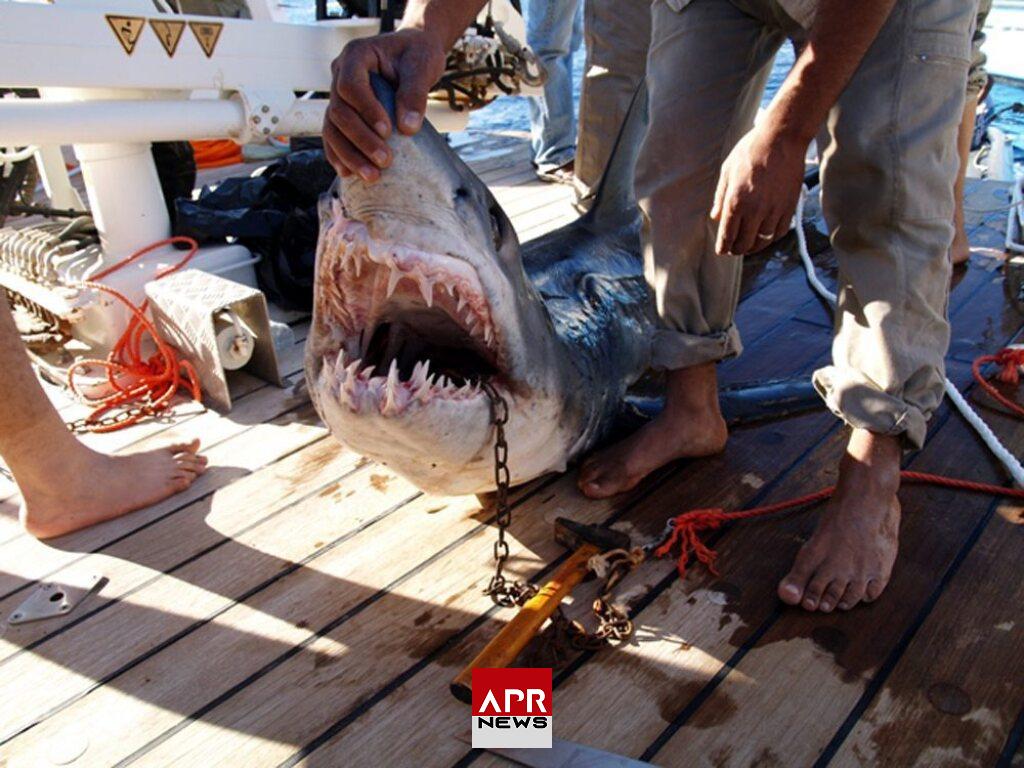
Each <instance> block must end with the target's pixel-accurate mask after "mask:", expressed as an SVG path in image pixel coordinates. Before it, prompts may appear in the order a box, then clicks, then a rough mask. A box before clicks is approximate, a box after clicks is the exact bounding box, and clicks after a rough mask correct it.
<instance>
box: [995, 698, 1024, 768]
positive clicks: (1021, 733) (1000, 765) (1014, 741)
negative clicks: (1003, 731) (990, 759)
mask: <svg viewBox="0 0 1024 768" xmlns="http://www.w3.org/2000/svg"><path fill="white" fill-rule="evenodd" d="M1022 746H1024V707H1021V710H1020V714H1019V715H1018V716H1017V722H1015V723H1014V724H1013V728H1011V729H1010V733H1009V734H1008V735H1007V736H1006V744H1005V745H1004V746H1003V751H1002V753H1001V754H1000V755H999V760H998V761H997V762H996V768H1011V767H1012V766H1013V761H1014V758H1015V757H1016V756H1017V754H1018V753H1019V751H1020V749H1021V747H1022Z"/></svg>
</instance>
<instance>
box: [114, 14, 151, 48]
mask: <svg viewBox="0 0 1024 768" xmlns="http://www.w3.org/2000/svg"><path fill="white" fill-rule="evenodd" d="M107 23H108V24H109V25H110V28H111V29H112V30H114V36H115V37H116V38H117V41H118V42H119V43H121V47H122V48H124V52H125V53H127V54H128V55H129V56H131V55H132V51H134V50H135V44H136V43H138V42H139V38H140V37H142V30H144V29H145V28H146V20H145V19H143V18H140V17H138V16H114V15H112V14H109V13H108V14H107Z"/></svg>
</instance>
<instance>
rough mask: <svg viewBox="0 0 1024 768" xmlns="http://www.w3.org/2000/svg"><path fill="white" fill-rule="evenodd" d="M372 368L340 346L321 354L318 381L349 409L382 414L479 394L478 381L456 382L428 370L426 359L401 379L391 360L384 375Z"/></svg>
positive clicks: (468, 397) (391, 413)
mask: <svg viewBox="0 0 1024 768" xmlns="http://www.w3.org/2000/svg"><path fill="white" fill-rule="evenodd" d="M373 370H374V369H373V366H366V367H363V364H362V360H359V359H356V358H354V357H351V356H349V355H348V354H347V353H346V352H345V350H344V349H341V350H340V351H339V352H338V353H337V355H336V356H335V354H334V353H329V354H327V355H325V356H324V359H323V366H322V368H321V370H320V383H321V386H322V387H323V388H325V389H327V390H329V391H330V392H331V394H332V395H333V396H334V397H335V398H336V399H337V400H338V402H339V403H341V404H342V405H346V406H348V408H349V409H350V410H352V411H354V412H358V411H362V410H367V409H369V410H376V411H379V412H380V413H381V414H382V415H384V416H397V415H399V414H401V413H404V412H405V411H406V410H407V409H408V408H409V406H411V405H413V404H414V403H420V404H423V403H427V402H429V401H431V400H433V399H435V398H442V399H445V400H468V399H471V398H474V397H477V396H478V395H480V385H479V384H478V383H466V384H463V385H462V386H459V385H457V384H455V383H454V382H452V381H450V380H449V379H448V378H447V377H446V376H441V375H437V374H432V373H431V372H430V361H429V360H425V361H420V362H417V363H416V365H415V366H414V367H413V370H412V373H411V374H410V375H409V378H408V379H406V380H402V378H401V372H400V371H399V370H398V363H397V362H396V361H395V360H392V361H391V366H390V367H389V369H388V373H387V375H386V376H374V375H373Z"/></svg>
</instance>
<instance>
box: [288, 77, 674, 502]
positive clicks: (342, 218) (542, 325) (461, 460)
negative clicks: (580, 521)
mask: <svg viewBox="0 0 1024 768" xmlns="http://www.w3.org/2000/svg"><path fill="white" fill-rule="evenodd" d="M374 89H375V91H376V93H377V96H378V98H379V99H380V101H381V103H382V104H384V106H385V107H386V108H387V109H388V110H389V112H390V113H391V115H392V119H393V118H394V92H393V90H392V88H391V86H390V85H388V84H387V83H385V82H384V81H383V80H381V79H380V78H375V79H374ZM645 112H646V109H645V95H644V93H643V91H642V90H641V91H639V92H638V94H637V96H636V97H635V98H634V104H633V106H632V108H631V110H630V114H629V116H628V117H627V119H626V121H625V124H624V126H623V128H622V131H621V133H620V136H619V139H618V142H617V145H616V149H615V151H614V153H613V156H612V159H611V161H610V162H609V165H608V169H607V171H606V172H605V174H604V180H603V181H602V184H601V187H600V189H599V192H598V195H597V199H596V201H595V204H594V206H593V208H592V209H591V211H590V212H589V213H587V214H586V215H584V216H583V217H581V218H579V219H577V220H576V221H574V222H573V223H571V224H568V225H567V226H564V227H562V228H560V229H557V230H555V231H553V232H550V233H548V234H546V235H544V236H543V237H540V238H537V239H535V240H533V241H531V242H529V243H527V244H526V245H524V246H520V244H519V241H518V238H517V237H516V233H515V230H514V229H513V228H512V225H511V223H510V222H509V220H508V217H507V216H506V215H505V213H504V212H503V211H502V210H501V207H500V206H499V205H498V204H497V202H496V201H495V199H494V197H493V196H492V195H491V193H490V191H489V190H488V189H487V187H486V186H485V185H484V184H483V183H482V182H481V181H480V179H478V178H477V176H476V175H475V174H474V173H473V172H472V171H471V170H470V169H469V168H468V167H467V166H466V165H465V163H463V162H462V160H461V159H460V158H459V157H458V156H457V155H456V154H455V152H453V151H452V149H451V148H450V147H449V146H448V144H447V142H446V140H445V138H444V137H443V136H441V135H440V134H438V133H437V132H436V131H435V130H434V129H433V128H432V127H431V126H429V125H425V126H424V127H423V128H422V129H421V130H420V131H419V132H418V133H417V134H416V135H415V136H412V137H408V136H403V135H400V134H398V133H397V132H396V133H394V134H393V135H392V137H391V139H390V142H389V143H390V146H391V149H392V152H393V158H394V159H393V162H392V165H391V167H390V168H389V169H387V170H386V171H384V172H383V173H382V174H381V178H380V180H379V181H378V182H377V183H375V184H367V183H365V182H363V181H362V180H361V179H359V178H358V177H357V176H355V175H352V176H348V177H346V178H344V179H339V180H338V181H337V182H336V183H335V185H334V187H333V188H332V190H331V191H330V192H329V193H328V194H326V195H324V198H323V199H322V201H321V211H320V218H321V224H320V240H319V243H318V248H317V265H316V279H315V287H314V311H313V324H312V327H311V331H310V335H309V340H308V341H307V344H306V376H307V379H308V382H309V389H310V392H311V395H312V399H313V402H314V404H315V406H316V408H317V411H318V412H319V414H320V416H321V417H322V418H323V420H324V421H325V422H326V424H327V425H328V427H329V428H330V430H331V432H332V433H333V434H334V436H335V437H336V438H337V439H338V440H340V441H341V442H342V443H344V444H346V445H347V446H349V447H350V448H352V449H353V450H355V451H356V452H358V453H361V454H363V455H365V456H367V457H370V458H372V459H375V460H377V461H380V462H383V463H385V464H387V465H388V466H389V467H391V468H392V469H393V470H394V471H395V472H397V473H399V474H400V475H402V476H404V477H406V478H408V479H409V480H410V481H411V482H413V483H414V484H415V485H417V486H419V487H420V488H422V489H423V490H425V491H429V492H436V493H445V494H457V493H481V492H486V491H491V490H494V463H493V462H494V453H493V445H494V439H495V432H494V427H493V425H492V422H491V400H490V398H489V396H488V394H487V392H486V391H485V387H484V385H485V384H488V385H489V386H490V388H493V391H495V392H497V393H498V394H499V395H500V396H501V397H502V398H504V399H505V401H506V403H507V404H508V411H509V418H508V424H507V426H506V428H505V431H506V437H507V440H508V444H509V456H508V463H509V466H510V469H511V473H512V482H513V484H515V483H521V482H525V481H527V480H530V479H532V478H535V477H538V476H540V475H542V474H545V473H548V472H559V471H563V470H564V469H565V468H566V466H567V464H568V463H569V462H570V461H572V460H573V459H574V458H576V457H577V456H580V455H581V454H582V453H584V452H586V451H588V450H590V449H591V448H593V447H594V446H595V445H596V444H597V443H599V442H600V441H602V440H603V439H605V438H606V437H607V436H608V435H609V432H610V431H611V430H612V428H613V425H614V424H615V423H616V419H617V417H618V416H619V415H620V414H621V412H622V410H623V407H624V401H625V396H626V392H627V389H628V388H629V387H630V385H631V384H633V383H634V382H635V381H636V380H637V379H638V378H639V377H640V376H641V374H642V373H643V372H644V371H645V370H646V369H647V368H648V366H649V363H650V359H651V338H652V336H653V334H654V331H655V318H654V315H653V309H652V302H651V300H650V296H649V293H648V288H647V285H646V282H645V281H644V277H643V267H642V259H641V256H640V214H639V210H638V208H637V206H636V202H635V199H634V196H633V192H632V186H633V166H634V164H635V159H636V151H637V147H638V145H639V143H640V138H641V135H642V132H643V128H644V113H645Z"/></svg>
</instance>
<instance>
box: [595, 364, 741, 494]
mask: <svg viewBox="0 0 1024 768" xmlns="http://www.w3.org/2000/svg"><path fill="white" fill-rule="evenodd" d="M728 437H729V432H728V429H727V428H726V425H725V419H723V418H722V412H721V410H719V407H718V376H717V374H716V372H715V365H714V363H708V364H706V365H699V366H694V367H692V368H683V369H680V370H677V371H672V372H671V373H669V381H668V397H667V400H666V402H665V410H664V411H663V412H662V413H661V415H659V416H658V417H657V418H656V419H654V421H652V422H651V423H650V424H646V425H644V426H643V427H641V428H640V429H638V430H637V431H636V432H634V433H633V434H632V435H630V436H629V437H627V438H626V439H625V440H623V441H621V442H619V443H616V444H615V445H613V446H611V447H610V448H606V449H604V450H603V451H600V452H598V453H596V454H594V455H593V456H591V457H590V458H588V459H587V460H586V461H585V462H584V463H583V466H582V467H580V473H579V480H578V484H579V488H580V490H581V491H582V492H583V494H584V495H586V496H589V497H590V498H592V499H604V498H607V497H609V496H614V495H615V494H618V493H623V492H625V491H628V490H630V489H632V488H635V487H636V485H637V484H638V483H639V482H640V481H641V480H643V479H644V478H645V477H646V476H647V475H649V474H650V473H651V472H653V471H654V470H656V469H658V468H659V467H663V466H664V465H665V464H668V463H669V462H670V461H674V460H675V459H681V458H684V457H695V456H710V455H711V454H715V453H719V452H721V451H722V449H723V448H725V441H726V439H727V438H728Z"/></svg>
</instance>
